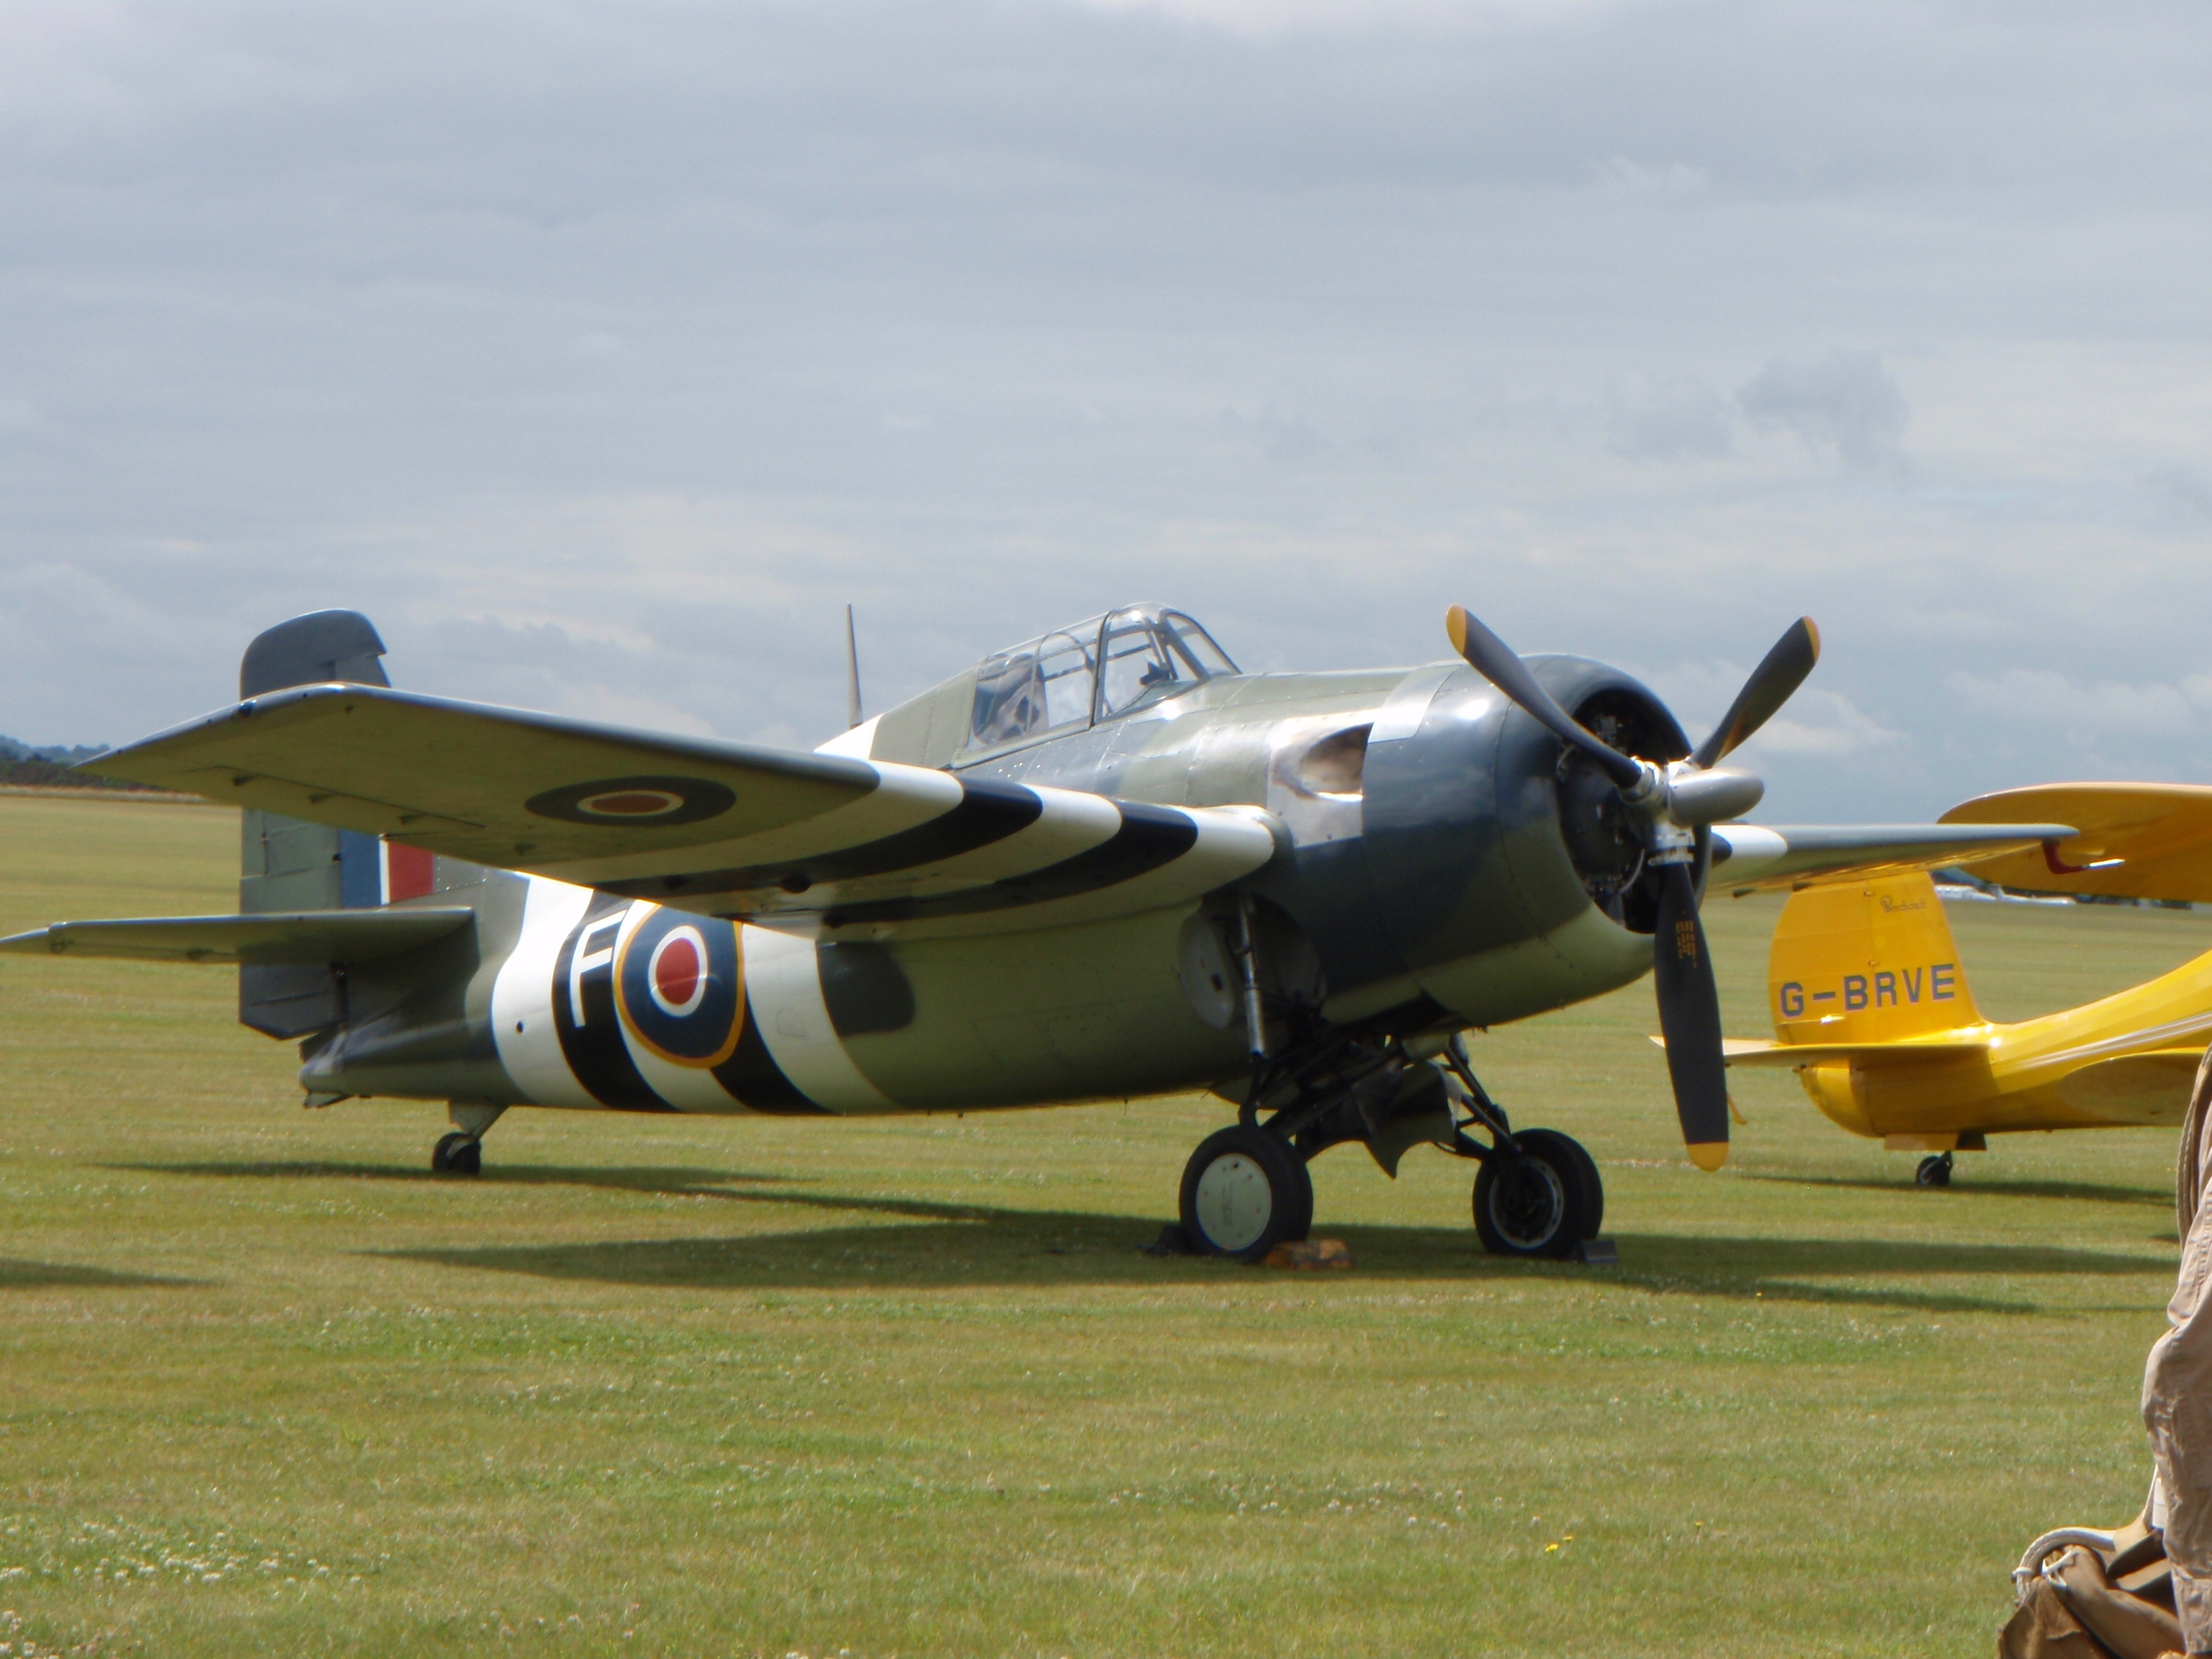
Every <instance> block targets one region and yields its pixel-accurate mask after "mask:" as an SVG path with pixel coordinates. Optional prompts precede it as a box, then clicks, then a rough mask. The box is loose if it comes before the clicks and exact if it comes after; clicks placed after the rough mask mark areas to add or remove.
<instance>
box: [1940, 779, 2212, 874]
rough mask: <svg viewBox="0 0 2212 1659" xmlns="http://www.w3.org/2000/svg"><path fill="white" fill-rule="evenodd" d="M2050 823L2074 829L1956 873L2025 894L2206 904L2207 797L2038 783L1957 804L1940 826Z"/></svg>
mask: <svg viewBox="0 0 2212 1659" xmlns="http://www.w3.org/2000/svg"><path fill="white" fill-rule="evenodd" d="M2022 818H2054V819H2057V820H2058V821H2059V822H2062V823H2070V824H2073V825H2074V826H2075V834H2074V835H2073V836H2065V837H2051V838H2049V839H2046V840H2045V841H2043V842H2039V844H2038V845H2036V846H2034V847H2032V848H2027V849H2026V850H2024V851H2018V852H2014V853H2011V854H2005V855H2003V856H2002V857H1990V855H1988V854H1984V856H1983V857H1982V858H1981V859H1979V860H1975V861H1972V862H1971V863H1969V862H1967V861H1966V860H1960V862H1961V863H1965V864H1966V867H1967V868H1968V869H1969V870H1971V871H1972V872H1973V873H1974V874H1976V875H1977V876H1979V877H1980V878H1982V879H1983V880H1984V881H1993V882H1995V883H1996V884H1998V885H1999V886H2001V887H2017V888H2021V889H2023V890H2027V891H2029V892H2039V893H2081V894H2093V895H2096V896H2100V897H2104V898H2134V899H2176V900H2181V899H2185V900H2188V901H2190V902H2193V903H2197V904H2203V903H2206V902H2212V788H2208V787H2205V786H2204V785H2203V784H2194V783H2046V784H2039V785H2036V786H2035V787H2033V788H2027V789H2008V790H2005V791H2004V792H2002V793H2000V794H1995V795H1980V796H1977V797H1976V798H1975V799H1972V800H1968V801H1961V802H1960V803H1959V805H1956V806H1954V807H1953V808H1952V809H1951V810H1950V811H1948V812H1946V813H1944V814H1943V822H1944V823H1956V824H1962V825H1963V824H1974V823H1989V822H1990V821H1992V820H1998V819H2002V820H2005V821H2008V822H2018V821H2019V820H2020V819H2022Z"/></svg>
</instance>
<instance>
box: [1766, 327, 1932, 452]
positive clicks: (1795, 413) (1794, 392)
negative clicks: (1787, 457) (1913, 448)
mask: <svg viewBox="0 0 2212 1659" xmlns="http://www.w3.org/2000/svg"><path fill="white" fill-rule="evenodd" d="M1736 403H1737V404H1738V405H1739V406H1741V409H1742V410H1743V412H1744V413H1745V414H1746V415H1747V416H1749V417H1750V419H1751V421H1752V422H1753V424H1754V425H1757V426H1762V427H1766V428H1779V429H1783V430H1787V431H1790V432H1793V433H1795V434H1796V435H1797V436H1798V437H1799V438H1801V439H1802V440H1803V441H1804V442H1805V445H1806V447H1808V448H1809V449H1812V450H1814V451H1816V452H1819V453H1827V454H1832V455H1835V456H1837V457H1838V458H1839V459H1841V460H1842V461H1843V462H1844V464H1845V465H1848V466H1853V467H1858V468H1861V469H1863V470H1867V471H1887V470H1893V469H1896V468H1898V467H1899V466H1901V465H1902V464H1903V462H1904V459H1905V453H1904V448H1903V443H1904V438H1905V427H1906V425H1907V424H1908V423H1909V422H1911V418H1912V411H1911V408H1910V406H1908V405H1907V404H1906V403H1905V394H1904V393H1903V392H1900V391H1899V390H1898V386H1897V382H1896V381H1895V380H1893V379H1892V378H1891V377H1890V373H1889V371H1888V369H1887V368H1884V367H1883V366H1882V361H1881V354H1880V353H1878V352H1873V351H1835V352H1831V353H1829V354H1828V356H1826V357H1824V358H1821V359H1819V360H1818V361H1815V362H1784V361H1782V360H1780V359H1777V360H1776V361H1775V362H1770V363H1768V364H1767V365H1766V367H1765V368H1762V369H1760V370H1759V373H1758V374H1754V375H1753V377H1752V378H1751V379H1750V380H1748V381H1747V382H1746V383H1745V384H1744V386H1743V387H1742V389H1741V390H1740V391H1739V392H1737V393H1736Z"/></svg>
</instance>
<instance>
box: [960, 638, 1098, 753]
mask: <svg viewBox="0 0 2212 1659" xmlns="http://www.w3.org/2000/svg"><path fill="white" fill-rule="evenodd" d="M1096 637H1097V635H1095V634H1091V633H1089V632H1088V630H1086V631H1085V635H1080V636H1079V635H1076V634H1074V633H1064V634H1048V635H1045V636H1044V637H1043V638H1042V639H1041V640H1032V641H1030V643H1028V644H1027V645H1022V646H1017V647H1015V648H1014V649H1012V651H1001V652H999V653H996V654H994V655H993V656H988V657H986V658H984V659H983V663H982V666H981V667H980V668H979V669H977V670H976V672H975V709H974V713H973V714H972V715H971V716H970V718H969V732H968V746H969V748H971V749H986V748H991V747H994V746H996V745H997V744H1002V743H1013V742H1016V741H1018V739H1020V738H1031V737H1042V736H1043V735H1044V734H1045V733H1046V732H1054V731H1058V730H1059V729H1060V727H1062V726H1081V725H1085V724H1087V723H1088V722H1089V720H1090V719H1091V690H1092V687H1093V684H1094V683H1095V680H1096V674H1095V671H1094V666H1093V664H1092V662H1091V643H1090V641H1091V640H1092V639H1095V638H1096Z"/></svg>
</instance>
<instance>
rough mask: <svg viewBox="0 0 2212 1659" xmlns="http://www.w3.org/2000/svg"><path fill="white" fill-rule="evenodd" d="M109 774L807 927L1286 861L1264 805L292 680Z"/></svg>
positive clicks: (950, 915) (158, 742) (1055, 918)
mask: <svg viewBox="0 0 2212 1659" xmlns="http://www.w3.org/2000/svg"><path fill="white" fill-rule="evenodd" d="M87 769H88V770H97V771H99V772H100V773H101V774H102V775H106V776H109V777H119V778H130V779H133V780H136V781H141V782H149V783H158V784H160V785H161V787H165V788H171V789H179V790H184V791H186V792H188V793H193V794H198V795H204V796H205V797H207V798H208V799H210V800H216V801H228V802H232V803H235V804H237V805H243V806H258V807H262V808H265V809H266V810H268V811H272V812H279V813H283V814H284V815H285V816H287V817H296V818H305V819H307V820H309V821H311V822H313V823H329V824H336V825H337V826H338V827H339V828H341V829H358V830H363V831H366V832H368V833H371V834H376V835H381V836H386V838H387V839H389V840H391V841H394V842H403V843H406V844H410V845H413V846H416V847H422V848H428V850H430V851H431V852H434V853H440V854H446V855H447V856H449V857H453V858H459V859H466V860H471V862H474V863H477V864H486V865H493V866H499V867H501V868H506V869H514V870H526V871H530V872H533V873H535V874H539V875H546V876H551V877H555V878H558V879H560V880H562V881H570V882H575V883H577V884H581V885H585V886H590V887H596V888H599V889H600V890H603V891H607V892H612V893H619V894H622V895H624V896H629V897H635V898H646V899H651V900H653V901H654V902H658V903H661V904H667V905H673V906H676V907H678V908H684V909H690V910H696V911H700V912H702V913H705V914H709V915H720V916H731V917H737V918H741V919H743V920H744V921H753V922H757V923H761V924H763V925H766V926H781V927H786V928H788V929H792V930H794V931H801V932H811V931H813V930H815V929H816V928H817V927H823V926H828V927H877V926H881V927H890V926H896V927H898V928H899V929H900V930H901V931H902V932H905V931H920V930H922V929H927V930H928V931H932V932H957V933H982V932H991V931H1012V930H1016V929H1019V928H1024V927H1039V926H1044V925H1048V924H1059V923H1063V922H1068V921H1084V920H1090V919H1092V918H1095V917H1099V916H1108V915H1127V914H1134V913H1136V912H1139V911H1142V910H1147V909H1152V908H1158V907H1160V906H1164V905H1167V904H1170V903H1173V902H1177V901H1180V900H1183V899H1188V898H1193V897H1195V896H1198V895H1200V894H1201V893H1204V892H1206V891H1209V890H1212V889H1213V888H1216V887H1218V886H1221V885H1222V884H1225V883H1227V882H1230V881H1232V880H1234V879H1236V878H1237V877H1239V876H1243V875H1246V874H1249V872H1252V871H1254V870H1256V869H1258V868H1259V867H1260V866H1261V865H1263V864H1265V863H1267V860H1269V859H1271V858H1272V857H1273V855H1274V852H1275V846H1276V842H1275V836H1274V831H1273V829H1272V828H1271V827H1270V825H1269V823H1268V822H1267V818H1266V817H1265V815H1264V814H1263V813H1261V812H1258V811H1255V810H1251V809H1242V808H1235V807H1191V808H1183V807H1170V806H1152V805H1139V804H1137V803H1133V802H1127V801H1115V800H1111V799H1108V798H1106V797H1105V796H1103V795H1097V794H1089V793H1083V792H1081V791H1078V790H1067V789H1054V788H1049V787H1042V786H1030V785H1024V784H1017V783H1010V782H1006V781H1001V780H998V779H991V778H964V777H962V776H959V775H956V774H952V773H947V772H939V771H933V770H930V769H927V768H922V767H913V766H900V765H895V764H892V763H888V762H883V761H866V760H858V759H852V758H848V757H840V756H834V755H819V754H799V753H794V752H792V751H788V750H776V749H769V748H763V747H758V746H755V745H752V744H736V743H724V742H720V741H717V740H714V739H712V738H682V737H671V736H665V735H661V734H656V733H647V732H631V731H626V730H623V729H622V728H620V727H617V726H600V725H596V724H592V723H591V722H588V721H582V720H565V719H562V718H561V717H559V716H557V715H551V714H530V713H525V712H523V711H520V710H517V709H511V708H494V707H491V706H489V705H486V704H481V703H469V702H455V701H452V700H449V699H446V698H442V697H431V696H421V695H418V694H416V693H412V692H405V691H395V690H387V689H386V688H383V687H380V686H368V685H354V684H326V685H307V686H299V687H295V688H293V689H291V690H284V691H276V692H271V693H270V694H268V695H266V696H259V697H254V698H251V699H248V700H247V701H246V702H241V703H240V704H238V705H237V706H236V707H235V708H228V709H225V710H223V711H222V712H221V713H219V714H211V715H209V716H207V717H206V718H204V719H203V720H197V721H194V722H192V723H191V724H189V725H186V726H179V727H177V728H175V729H174V730H173V731H169V732H163V733H161V735H159V736H157V737H154V738H148V739H146V740H145V741H143V742H142V743H137V744H131V746H129V747H128V748H125V749H120V750H114V751H112V752H111V753H108V754H106V755H102V756H100V757H99V759H98V760H97V761H96V762H94V763H92V764H91V765H90V766H88V768H87Z"/></svg>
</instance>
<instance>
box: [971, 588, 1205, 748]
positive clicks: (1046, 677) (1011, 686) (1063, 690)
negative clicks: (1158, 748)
mask: <svg viewBox="0 0 2212 1659" xmlns="http://www.w3.org/2000/svg"><path fill="white" fill-rule="evenodd" d="M1235 672H1237V665H1236V664H1235V663H1233V662H1231V661H1230V660H1229V659H1228V657H1227V655H1226V654H1225V653H1223V651H1222V649H1221V647H1219V646H1218V645H1216V644H1215V643H1214V642H1213V641H1212V639H1211V638H1209V637H1208V636H1207V635H1206V630H1205V629H1202V628H1200V626H1199V625H1198V624H1197V623H1194V622H1193V621H1192V620H1191V619H1190V618H1189V617H1186V616H1184V615H1183V614H1182V612H1181V611H1162V610H1160V609H1159V608H1158V606H1156V605H1131V606H1129V607H1128V608H1127V609H1126V610H1122V611H1115V612H1114V613H1113V614H1112V615H1111V616H1109V617H1093V618H1092V619H1091V621H1089V622H1085V623H1076V624H1075V626H1074V627H1073V628H1067V629H1061V630H1060V632H1059V633H1056V634H1048V635H1045V636H1044V637H1043V638H1042V639H1041V640H1031V641H1030V642H1029V643H1028V644H1026V645H1020V646H1016V647H1014V648H1013V649H1012V650H1011V651H1000V652H995V653H993V654H992V655H990V656H988V657H986V658H984V659H983V661H982V663H981V665H980V666H979V667H978V668H977V669H976V671H975V706H974V709H973V712H972V713H971V714H970V715H969V726H968V741H967V743H966V744H963V752H964V753H969V754H974V753H975V752H976V751H979V750H995V749H999V748H1001V747H1003V746H1005V745H1006V744H1016V743H1021V742H1024V741H1025V740H1028V739H1032V738H1042V737H1046V736H1048V735H1049V734H1051V733H1053V732H1063V731H1070V730H1073V729H1074V728H1075V727H1077V726H1087V725H1089V724H1090V723H1091V721H1092V720H1094V719H1095V720H1109V719H1111V718H1112V717H1113V716H1115V715H1116V714H1127V713H1129V712H1130V711H1131V710H1132V709H1135V708H1144V707H1145V706H1146V705H1147V704H1149V703H1153V702H1158V701H1159V700H1160V699H1162V698H1163V697H1169V696H1174V695H1175V694H1176V693H1177V692H1179V691H1185V690H1189V689H1190V687H1192V686H1194V685H1195V684H1198V683H1199V682H1200V680H1208V679H1212V678H1216V677H1218V676H1219V675H1224V674H1234V673H1235Z"/></svg>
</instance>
